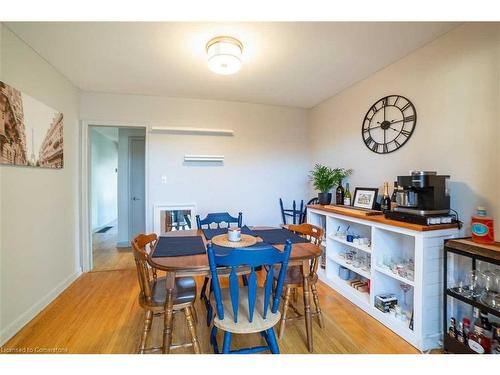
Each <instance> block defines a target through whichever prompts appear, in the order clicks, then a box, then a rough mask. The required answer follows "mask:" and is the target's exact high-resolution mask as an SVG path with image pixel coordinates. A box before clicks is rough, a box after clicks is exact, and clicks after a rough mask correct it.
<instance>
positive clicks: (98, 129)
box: [88, 125, 146, 271]
mask: <svg viewBox="0 0 500 375" xmlns="http://www.w3.org/2000/svg"><path fill="white" fill-rule="evenodd" d="M88 134H89V140H88V143H89V155H88V156H89V159H88V176H89V219H90V220H89V221H90V225H89V227H90V232H91V236H90V242H91V246H90V248H91V252H92V254H91V257H90V267H89V270H91V271H109V270H119V269H129V268H134V267H135V264H134V259H133V255H132V249H131V247H130V241H131V240H132V238H133V237H134V236H135V235H136V234H138V233H143V232H145V227H146V223H145V219H146V204H145V202H146V188H145V180H146V163H145V158H146V152H145V148H146V147H145V136H146V134H145V129H144V128H134V127H119V126H99V125H91V126H89V128H88Z"/></svg>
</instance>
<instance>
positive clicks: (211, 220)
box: [196, 212, 243, 229]
mask: <svg viewBox="0 0 500 375" xmlns="http://www.w3.org/2000/svg"><path fill="white" fill-rule="evenodd" d="M242 221H243V214H242V213H241V212H239V213H238V217H234V216H231V215H229V213H228V212H214V213H210V214H208V215H207V217H205V218H204V219H203V220H201V219H200V215H196V224H198V229H202V227H203V226H205V225H206V228H210V226H211V225H212V224H216V225H217V228H222V227H221V224H223V223H225V224H227V227H229V226H230V224H231V223H235V224H237V225H238V227H240V228H241V223H242ZM206 228H205V229H206Z"/></svg>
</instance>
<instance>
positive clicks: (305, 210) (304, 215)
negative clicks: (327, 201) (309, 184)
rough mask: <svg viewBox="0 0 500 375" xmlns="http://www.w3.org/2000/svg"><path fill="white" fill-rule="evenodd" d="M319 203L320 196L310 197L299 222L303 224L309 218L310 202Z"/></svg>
mask: <svg viewBox="0 0 500 375" xmlns="http://www.w3.org/2000/svg"><path fill="white" fill-rule="evenodd" d="M318 203H319V199H318V197H316V198H311V199H309V201H308V202H307V203H306V206H305V207H304V212H302V216H301V218H300V222H299V224H303V223H305V222H306V220H307V206H309V205H310V204H318Z"/></svg>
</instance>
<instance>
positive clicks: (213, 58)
mask: <svg viewBox="0 0 500 375" xmlns="http://www.w3.org/2000/svg"><path fill="white" fill-rule="evenodd" d="M242 52H243V44H241V42H240V41H239V40H238V39H235V38H232V37H230V36H218V37H215V38H213V39H210V40H209V41H208V43H207V55H208V68H209V69H210V70H211V71H212V72H214V73H217V74H223V75H228V74H234V73H236V72H237V71H238V70H240V68H241V53H242Z"/></svg>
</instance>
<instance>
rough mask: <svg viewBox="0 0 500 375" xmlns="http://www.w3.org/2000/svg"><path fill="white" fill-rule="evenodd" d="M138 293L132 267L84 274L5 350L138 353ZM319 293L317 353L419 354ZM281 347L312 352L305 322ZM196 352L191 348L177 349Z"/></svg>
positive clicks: (250, 338) (180, 337)
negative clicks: (321, 320)
mask: <svg viewBox="0 0 500 375" xmlns="http://www.w3.org/2000/svg"><path fill="white" fill-rule="evenodd" d="M130 257H132V255H131V254H130ZM197 281H198V282H201V280H197ZM138 292H139V288H138V283H137V273H136V271H135V269H133V268H132V267H127V268H125V269H122V270H113V271H98V272H90V273H86V274H83V275H82V276H81V277H80V278H79V279H78V280H76V281H75V282H74V283H73V284H72V285H71V286H70V287H69V288H68V289H66V290H65V291H64V292H63V293H62V294H61V295H60V296H59V297H57V298H56V299H55V300H54V301H53V302H52V303H51V304H50V305H49V306H48V307H47V308H46V309H45V310H44V311H42V312H41V313H40V314H39V315H38V316H37V317H36V318H35V319H33V320H32V321H31V322H30V323H28V324H27V325H26V326H25V327H24V328H23V329H22V330H21V331H20V332H19V333H18V334H17V335H16V336H14V337H13V338H12V339H11V340H10V341H9V342H7V343H6V344H5V345H4V347H3V348H4V350H3V352H6V351H12V348H17V349H19V350H20V351H22V350H23V349H24V350H25V348H47V349H56V350H57V351H58V352H63V353H65V352H67V353H135V352H136V351H137V347H138V344H139V339H140V333H141V329H142V324H143V316H144V315H143V314H144V313H143V310H142V309H141V308H140V306H139V304H138V302H137V294H138ZM319 293H320V299H321V306H322V309H323V311H324V318H325V325H326V326H325V328H324V329H323V330H321V329H320V328H319V326H318V325H317V322H316V321H314V323H313V329H314V353H417V350H416V349H415V348H413V347H412V346H411V345H410V344H408V343H407V342H405V341H404V340H402V339H401V338H399V337H398V336H397V335H395V334H394V333H392V331H390V330H389V329H387V328H385V327H384V326H383V325H382V324H380V323H379V322H377V321H376V320H375V319H373V318H371V317H370V316H369V315H367V314H366V313H364V312H363V311H361V310H360V309H358V308H357V307H355V306H354V305H352V304H351V303H350V302H349V301H347V300H346V299H345V298H343V297H341V296H340V295H339V294H337V293H336V292H334V291H333V290H331V289H330V288H329V287H327V286H325V285H324V284H322V283H320V284H319ZM196 309H197V312H198V317H199V322H198V326H197V330H198V336H199V338H200V341H201V347H202V350H203V352H204V353H210V352H211V349H210V346H209V342H208V337H209V329H208V328H207V326H206V324H205V322H204V317H205V308H204V307H203V306H202V305H201V303H200V302H199V301H197V302H196ZM161 330H162V321H161V318H155V322H154V325H153V333H154V334H153V337H152V341H153V343H152V346H156V345H160V343H161V341H160V337H161ZM187 337H188V332H187V330H186V328H185V320H184V317H183V316H182V315H177V316H176V317H175V325H174V343H175V342H179V341H187ZM221 339H222V338H221V337H220V336H219V340H220V341H221ZM261 340H262V339H261V337H260V335H258V334H255V335H246V336H238V335H236V337H235V339H234V340H233V343H234V344H233V348H236V347H239V346H249V345H254V344H261ZM279 345H280V349H281V352H282V353H308V352H307V349H306V344H305V328H304V323H303V321H296V322H291V324H289V325H287V328H286V331H285V335H284V337H283V339H282V340H281V341H280V342H279ZM191 352H192V351H191V349H190V348H180V349H176V350H174V351H173V353H191Z"/></svg>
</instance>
